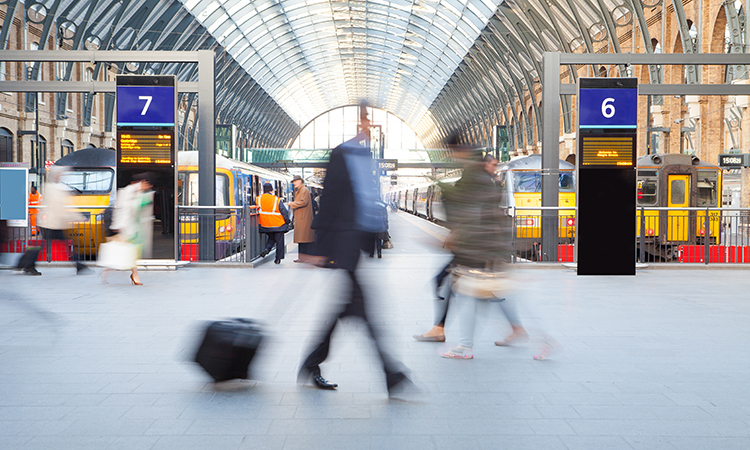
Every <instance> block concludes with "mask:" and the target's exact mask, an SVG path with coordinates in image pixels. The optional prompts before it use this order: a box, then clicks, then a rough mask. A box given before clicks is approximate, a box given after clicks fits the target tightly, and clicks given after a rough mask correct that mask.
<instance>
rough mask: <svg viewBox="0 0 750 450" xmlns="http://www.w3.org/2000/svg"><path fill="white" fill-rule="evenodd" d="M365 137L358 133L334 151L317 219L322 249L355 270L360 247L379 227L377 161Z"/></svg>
mask: <svg viewBox="0 0 750 450" xmlns="http://www.w3.org/2000/svg"><path fill="white" fill-rule="evenodd" d="M363 140H364V136H363V135H357V137H355V138H354V139H351V140H349V141H347V142H344V143H343V144H341V145H339V146H338V147H336V148H334V149H333V150H331V156H330V159H329V160H328V166H327V167H326V178H325V180H324V181H323V195H322V196H321V197H320V212H319V213H318V216H317V217H316V218H315V230H316V232H317V235H318V245H319V249H320V251H321V252H322V254H323V255H324V256H326V257H327V258H328V260H329V261H333V264H334V265H335V266H336V267H339V268H342V269H346V270H349V271H354V269H356V267H357V262H358V261H359V254H360V251H361V249H362V248H363V247H364V246H365V245H366V244H367V243H368V239H371V238H372V233H374V232H376V231H378V230H377V228H379V221H378V220H377V219H378V212H377V205H376V203H377V201H378V195H377V185H376V184H375V176H374V172H373V168H374V161H373V160H372V156H371V154H370V151H369V149H367V148H366V147H365V146H364V145H362V142H363ZM373 227H374V228H373ZM370 243H371V242H370Z"/></svg>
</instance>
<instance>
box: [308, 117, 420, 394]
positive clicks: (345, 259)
mask: <svg viewBox="0 0 750 450" xmlns="http://www.w3.org/2000/svg"><path fill="white" fill-rule="evenodd" d="M362 123H363V125H362V127H363V129H364V130H368V129H369V121H368V120H367V117H366V115H365V116H363V117H362ZM368 142H369V140H368V139H367V136H366V134H365V133H360V134H358V135H357V136H356V137H355V138H354V139H351V140H349V141H347V142H344V143H343V144H341V145H339V146H338V147H336V148H334V149H333V150H332V151H331V156H330V159H329V162H328V166H327V169H326V178H325V181H324V182H323V192H324V195H322V196H321V201H320V212H319V213H318V216H317V217H316V221H315V224H314V228H315V231H316V234H317V239H318V240H317V243H318V246H319V250H320V252H321V255H324V256H325V261H326V263H325V265H326V266H327V267H332V268H337V269H343V270H345V271H346V272H347V275H348V279H349V281H350V287H351V291H350V296H349V298H348V299H347V301H346V303H345V304H344V305H343V309H342V310H340V311H339V312H338V313H337V314H336V315H335V317H334V318H333V320H331V321H327V323H329V324H330V325H328V326H327V328H326V329H325V330H324V332H323V335H322V336H321V338H320V340H319V341H318V344H317V345H315V346H314V347H313V350H312V352H310V354H309V355H308V356H307V358H306V359H305V360H304V362H303V363H302V368H301V369H300V372H299V377H298V381H299V382H305V381H307V379H309V378H312V381H313V382H314V384H315V386H316V387H318V388H320V389H329V390H333V389H336V388H337V387H338V385H337V384H335V383H331V382H329V381H327V380H326V379H325V378H323V376H322V374H321V372H320V364H321V363H322V362H323V361H325V359H326V357H327V356H328V351H329V347H330V344H331V335H332V334H333V330H334V329H335V328H336V324H337V323H338V320H339V319H343V318H345V317H348V316H354V317H358V318H360V319H362V320H363V321H364V322H365V325H366V326H367V331H368V332H369V333H370V336H372V339H373V342H374V344H375V346H376V348H377V350H378V355H379V356H380V360H381V362H382V364H383V371H384V372H385V375H386V384H387V386H388V393H389V395H393V394H394V393H397V392H400V391H402V390H403V389H404V388H405V387H406V386H410V385H411V382H410V381H409V379H408V378H407V377H406V375H404V374H403V373H402V372H401V371H400V370H399V369H398V364H397V363H396V362H395V361H393V360H392V359H391V358H390V357H389V356H388V355H387V354H386V353H385V351H384V350H383V347H382V344H381V342H380V339H379V336H378V334H377V332H376V330H375V329H374V328H373V327H372V324H371V323H370V322H369V320H368V318H367V313H366V311H365V310H366V306H365V302H366V301H365V296H364V293H363V292H362V288H361V286H360V284H359V281H358V280H357V275H356V269H357V264H358V262H359V258H360V253H361V251H362V249H365V248H369V247H371V246H372V242H373V239H374V233H377V232H378V231H380V230H379V229H375V228H373V227H379V221H378V220H377V218H378V214H379V212H378V209H377V204H376V203H377V201H378V200H379V196H378V189H377V184H376V179H375V175H374V168H375V166H374V161H373V159H372V155H371V154H370V150H369V146H368V145H367V143H368Z"/></svg>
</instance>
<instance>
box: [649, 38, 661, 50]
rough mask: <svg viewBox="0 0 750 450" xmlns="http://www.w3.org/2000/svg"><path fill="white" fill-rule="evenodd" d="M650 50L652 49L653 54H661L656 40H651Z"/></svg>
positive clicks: (659, 45)
mask: <svg viewBox="0 0 750 450" xmlns="http://www.w3.org/2000/svg"><path fill="white" fill-rule="evenodd" d="M651 48H653V49H654V53H661V44H660V43H659V41H658V40H657V39H656V38H652V39H651Z"/></svg>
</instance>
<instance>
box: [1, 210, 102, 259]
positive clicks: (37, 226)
mask: <svg viewBox="0 0 750 450" xmlns="http://www.w3.org/2000/svg"><path fill="white" fill-rule="evenodd" d="M67 208H70V209H74V210H76V211H77V212H78V213H79V214H80V216H81V218H82V220H78V221H74V222H72V223H71V224H70V225H71V226H70V228H69V229H66V230H63V233H62V236H63V239H61V240H50V239H48V237H49V233H48V232H46V231H45V230H44V229H43V228H42V226H43V225H44V211H45V209H46V206H41V205H29V209H30V212H29V220H28V221H27V224H26V226H24V227H15V226H12V225H9V226H8V240H7V241H6V242H5V243H3V246H2V248H0V252H3V253H24V252H25V251H26V250H28V249H35V248H36V249H38V250H39V255H38V257H37V260H38V261H47V262H52V261H82V262H86V261H95V260H96V254H97V252H98V250H99V245H100V244H101V243H102V242H105V237H104V226H103V224H102V218H103V215H104V211H105V209H106V208H107V207H106V206H101V205H93V206H92V205H80V206H68V207H67ZM34 210H36V211H37V212H36V213H34V212H33V211H34ZM37 219H38V220H37Z"/></svg>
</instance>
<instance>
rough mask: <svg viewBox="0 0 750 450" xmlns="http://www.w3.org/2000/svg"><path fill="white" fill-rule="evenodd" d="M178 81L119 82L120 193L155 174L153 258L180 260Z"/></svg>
mask: <svg viewBox="0 0 750 450" xmlns="http://www.w3.org/2000/svg"><path fill="white" fill-rule="evenodd" d="M176 117H177V81H176V78H175V77H174V76H153V75H125V76H122V75H121V76H118V77H117V188H118V189H120V188H122V187H125V186H127V185H128V184H130V183H131V181H132V180H133V177H134V176H135V175H137V174H141V173H146V172H150V173H152V174H153V175H154V191H155V195H154V216H155V220H154V228H153V248H152V252H151V255H148V254H144V255H143V257H144V258H153V259H170V260H176V259H177V245H176V242H175V241H176V239H177V236H176V234H175V228H176V226H177V223H176V215H175V210H176V198H175V192H176V188H177V150H176V146H175V143H174V141H175V139H174V138H175V118H176Z"/></svg>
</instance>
